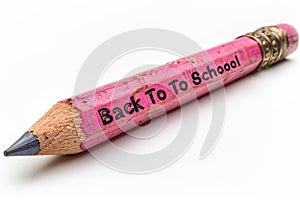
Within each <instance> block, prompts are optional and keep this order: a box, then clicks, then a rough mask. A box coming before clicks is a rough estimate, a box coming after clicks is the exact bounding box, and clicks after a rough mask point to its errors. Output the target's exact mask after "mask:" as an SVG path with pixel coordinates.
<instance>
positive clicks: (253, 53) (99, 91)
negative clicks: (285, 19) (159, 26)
mask: <svg viewBox="0 0 300 200" xmlns="http://www.w3.org/2000/svg"><path fill="white" fill-rule="evenodd" d="M297 45H298V34H297V31H296V30H295V28H293V27H292V26H291V25H288V24H279V25H276V26H267V27H262V28H260V29H258V30H256V31H254V32H251V33H248V34H245V35H243V36H241V37H238V38H237V39H235V40H233V41H231V42H228V43H225V44H222V45H220V46H217V47H214V48H211V49H208V50H206V51H203V52H199V53H196V54H193V55H190V56H188V57H185V58H180V59H178V60H176V61H173V62H170V63H167V64H165V65H162V66H159V67H157V68H154V69H151V70H148V71H145V72H142V73H139V74H136V75H133V76H131V77H128V78H125V79H122V80H120V81H116V82H113V83H110V84H108V85H105V86H102V87H99V88H96V89H95V90H92V91H88V92H85V93H83V94H80V95H77V96H74V97H71V98H68V99H66V100H62V101H59V102H58V103H56V104H55V105H54V106H53V107H52V108H51V109H50V110H49V111H48V112H47V113H45V114H44V116H42V117H41V118H40V119H39V120H38V121H37V122H36V123H35V124H33V126H32V127H31V128H29V129H28V130H27V131H26V132H25V134H24V135H23V136H21V138H20V139H19V140H17V141H16V142H15V143H14V144H13V145H12V146H11V147H9V148H8V149H7V150H6V151H5V152H4V155H5V156H20V155H63V154H76V153H79V152H82V151H84V150H86V149H89V148H91V147H93V146H95V145H97V144H99V143H101V142H104V141H106V140H108V139H110V138H112V137H114V136H117V135H119V134H121V133H123V132H125V131H127V130H129V129H132V128H134V127H136V126H138V125H140V124H142V123H145V122H147V121H149V120H150V119H151V118H153V117H157V116H159V115H161V114H163V113H165V111H170V110H172V109H175V108H176V107H179V106H180V105H182V104H184V103H187V102H189V101H191V100H193V99H195V98H197V97H200V96H202V95H204V94H206V93H208V92H209V91H211V90H213V89H217V88H219V87H221V86H223V85H224V84H228V83H230V82H232V81H234V80H237V79H239V78H241V77H243V76H245V75H247V74H249V73H251V72H254V71H261V70H263V69H267V68H268V67H270V66H271V65H272V64H274V63H277V62H279V61H281V60H283V59H284V58H285V57H286V56H288V55H290V54H291V53H293V52H294V51H295V50H296V48H297Z"/></svg>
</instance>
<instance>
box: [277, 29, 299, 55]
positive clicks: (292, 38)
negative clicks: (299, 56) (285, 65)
mask: <svg viewBox="0 0 300 200" xmlns="http://www.w3.org/2000/svg"><path fill="white" fill-rule="evenodd" d="M276 26H277V27H279V28H281V29H283V30H284V31H285V32H286V35H287V39H288V42H289V49H288V54H287V56H288V55H290V54H291V53H293V52H294V51H295V50H296V49H297V46H298V33H297V30H296V29H295V28H294V27H293V26H291V25H289V24H278V25H276Z"/></svg>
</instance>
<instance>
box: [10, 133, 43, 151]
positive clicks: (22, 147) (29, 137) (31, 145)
mask: <svg viewBox="0 0 300 200" xmlns="http://www.w3.org/2000/svg"><path fill="white" fill-rule="evenodd" d="M39 151H40V142H39V140H38V139H37V137H36V136H35V135H33V134H32V133H30V132H26V133H25V134H24V135H23V136H22V137H21V138H20V139H18V140H17V141H16V142H15V143H14V144H13V145H11V147H9V148H8V149H7V150H6V151H4V155H5V156H24V155H35V154H37V153H38V152H39Z"/></svg>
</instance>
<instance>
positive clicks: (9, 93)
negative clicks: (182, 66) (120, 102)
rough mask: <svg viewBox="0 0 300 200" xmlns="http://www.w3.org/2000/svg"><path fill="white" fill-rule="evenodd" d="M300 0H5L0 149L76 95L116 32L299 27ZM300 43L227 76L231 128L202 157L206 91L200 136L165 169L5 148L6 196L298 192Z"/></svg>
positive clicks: (222, 32) (199, 35) (265, 195)
mask: <svg viewBox="0 0 300 200" xmlns="http://www.w3.org/2000/svg"><path fill="white" fill-rule="evenodd" d="M293 2H294V1H291V0H285V1H278V2H276V1H271V0H268V1H267V0H265V1H261V0H252V1H246V2H245V1H232V0H227V1H213V0H209V1H189V0H185V1H162V0H160V1H155V0H152V1H137V0H136V1H130V0H127V1H113V0H110V1H62V0H59V1H48V3H42V1H29V0H28V1H1V3H0V55H1V57H0V66H1V71H0V88H1V94H2V95H1V105H0V110H1V112H0V113H1V114H0V121H1V126H0V127H1V128H0V131H1V139H0V147H1V151H3V150H5V149H6V148H7V147H8V146H9V145H10V144H11V143H13V142H14V140H16V139H17V138H18V137H19V136H20V135H21V134H22V133H23V132H24V131H25V130H26V129H27V128H28V127H29V126H30V125H31V124H32V123H34V122H35V120H37V119H38V118H39V117H40V116H41V115H42V114H43V113H44V112H45V111H47V110H48V109H49V108H50V106H51V105H52V104H54V103H55V102H56V101H57V100H60V99H63V98H65V97H69V96H72V95H73V90H74V85H75V81H76V77H77V74H78V72H79V70H80V67H81V65H82V64H83V62H84V60H85V58H86V57H87V56H88V55H89V53H91V52H92V51H93V49H95V48H96V47H97V46H98V45H100V44H101V43H102V42H104V41H105V40H107V39H109V38H111V37H112V36H114V35H117V34H119V33H122V32H124V31H129V30H133V29H137V28H149V27H151V28H163V29H170V30H173V31H176V32H179V33H182V34H184V35H186V36H188V37H189V38H191V39H193V40H194V41H196V42H197V43H199V44H200V45H201V46H202V47H203V48H204V49H206V48H209V47H213V46H215V45H218V44H220V43H223V42H227V41H230V40H232V39H234V38H235V37H237V36H239V35H241V34H244V33H246V32H249V31H253V30H255V29H256V28H259V27H261V26H264V25H273V24H277V23H282V22H285V23H290V24H292V25H294V26H295V27H296V28H298V30H299V29H300V24H299V10H298V9H299V7H298V6H295V5H294V3H293ZM299 54H300V51H297V52H295V53H294V54H293V55H291V56H290V57H289V59H288V61H286V62H284V63H282V64H280V65H277V66H276V67H274V68H271V69H269V70H267V71H263V72H261V73H256V74H251V75H249V76H247V77H245V78H243V79H242V80H239V81H237V82H235V83H233V84H230V85H229V86H228V87H226V94H227V98H226V121H225V124H224V128H223V132H222V134H223V135H222V137H221V139H220V141H219V143H218V144H217V146H216V148H215V149H214V151H213V152H212V154H210V155H209V156H208V157H207V158H206V159H204V160H199V159H198V157H199V153H200V149H201V145H202V143H203V139H204V137H205V131H207V129H208V127H209V124H210V118H211V112H212V111H211V107H210V100H209V96H206V97H204V98H201V99H199V106H201V113H200V120H199V121H200V123H199V130H200V131H199V135H198V137H197V138H196V140H195V141H194V143H193V145H192V146H191V148H190V149H189V150H188V151H187V153H186V154H185V155H184V156H183V157H182V158H181V159H180V160H179V161H178V162H176V163H175V164H173V165H172V166H170V167H168V168H166V169H164V170H162V171H159V172H156V173H153V174H144V175H130V174H123V173H120V172H116V171H114V170H111V169H109V168H107V167H105V166H103V165H101V164H100V163H98V162H97V161H96V160H94V159H93V157H91V156H90V155H89V153H82V154H79V155H77V156H62V157H58V156H45V157H11V158H6V157H4V156H0V195H1V196H0V198H1V199H21V198H23V199H32V200H33V199H52V200H53V199H56V198H64V199H66V198H68V199H131V200H134V199H164V198H167V199H182V198H186V199H206V200H208V199H222V200H223V199H230V200H233V199H299V198H300V194H299V180H300V172H299V169H300V162H299V152H300V145H299V141H300V134H299V133H300V132H299V113H300V104H299V102H300V95H299V84H300V80H299V74H300V66H299V65H300V60H299ZM164 59H166V60H164ZM165 61H168V57H167V56H166V57H165V58H162V59H161V62H162V63H161V64H164V62H165ZM145 64H148V63H145ZM108 76H109V75H108ZM175 123H176V122H175ZM175 127H176V126H175ZM173 129H174V128H173ZM173 129H172V128H170V130H169V132H170V133H171V132H172V133H173V132H174V130H173ZM175 131H176V130H175ZM133 145H134V144H133Z"/></svg>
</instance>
